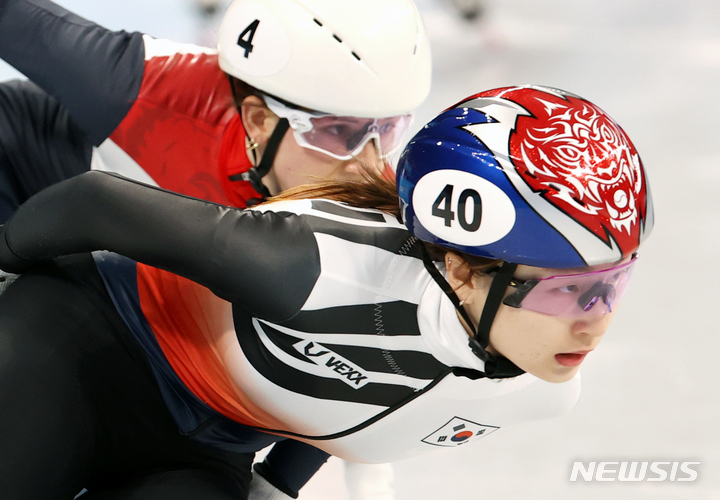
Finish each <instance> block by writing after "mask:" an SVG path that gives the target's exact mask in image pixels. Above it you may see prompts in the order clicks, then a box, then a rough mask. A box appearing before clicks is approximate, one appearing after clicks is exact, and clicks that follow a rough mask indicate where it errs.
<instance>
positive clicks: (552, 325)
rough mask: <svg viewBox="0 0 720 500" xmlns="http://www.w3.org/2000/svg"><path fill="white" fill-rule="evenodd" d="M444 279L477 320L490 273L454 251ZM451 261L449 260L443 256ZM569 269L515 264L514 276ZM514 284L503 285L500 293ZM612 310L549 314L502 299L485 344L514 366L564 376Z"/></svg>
mask: <svg viewBox="0 0 720 500" xmlns="http://www.w3.org/2000/svg"><path fill="white" fill-rule="evenodd" d="M445 261H446V267H447V268H448V281H449V282H450V284H451V286H453V288H454V289H455V290H456V293H457V294H458V297H459V298H460V300H464V307H465V310H466V311H467V313H468V316H469V317H470V319H471V320H472V322H473V323H474V324H475V325H477V324H478V322H479V319H480V316H481V314H482V310H483V307H484V305H485V300H486V298H487V295H488V290H489V288H490V284H491V282H492V278H490V277H489V276H487V275H485V274H478V273H468V272H467V266H465V269H463V263H464V260H463V258H462V257H460V256H459V255H456V254H454V253H448V256H446V259H445ZM449 261H451V262H449ZM613 266H614V265H613V264H610V265H606V266H595V267H592V268H588V269H587V270H588V271H597V270H601V269H604V268H611V267H613ZM571 273H572V272H571V271H563V270H557V269H543V268H537V267H530V266H518V268H517V271H516V272H515V274H514V276H515V277H516V278H518V279H522V280H528V279H541V278H546V277H549V276H557V275H563V274H571ZM514 291H515V290H514V289H513V288H511V287H508V291H507V292H506V296H507V295H510V294H512V293H513V292H514ZM614 314H615V310H613V311H612V312H608V313H607V314H602V315H589V314H588V315H583V316H580V317H575V318H567V317H560V316H551V315H549V314H542V313H539V312H535V311H531V310H528V309H523V308H515V307H509V306H506V305H504V304H502V305H501V306H500V308H499V309H498V312H497V315H496V316H495V320H494V322H493V325H492V328H491V330H490V343H489V345H488V348H487V350H488V351H489V352H491V353H493V354H500V355H502V356H504V357H506V358H508V359H509V360H510V361H512V362H513V363H515V364H516V365H517V366H518V367H520V368H521V369H523V370H524V371H526V372H527V373H530V374H532V375H535V376H536V377H538V378H541V379H543V380H545V381H548V382H566V381H568V380H570V379H571V378H572V377H573V376H574V375H575V374H576V373H577V371H578V369H579V367H580V364H581V363H582V362H583V360H584V359H585V357H586V355H587V354H589V353H590V352H592V351H593V350H594V349H595V348H596V347H597V345H598V344H599V343H600V340H601V339H602V337H603V335H604V334H605V331H606V330H607V328H608V326H609V325H610V321H611V320H612V318H613V316H614Z"/></svg>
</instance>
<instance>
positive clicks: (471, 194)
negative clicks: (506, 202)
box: [432, 184, 482, 232]
mask: <svg viewBox="0 0 720 500" xmlns="http://www.w3.org/2000/svg"><path fill="white" fill-rule="evenodd" d="M454 189H455V186H453V185H452V184H446V185H445V187H444V188H443V190H442V191H441V192H440V195H438V197H437V199H435V203H433V205H432V214H433V216H435V217H440V218H441V219H444V221H445V226H447V227H451V226H452V222H453V221H454V220H455V215H456V213H457V221H458V223H459V224H460V227H462V228H463V229H464V230H465V231H468V232H475V231H477V230H478V228H479V227H480V222H481V221H482V199H481V198H480V195H479V194H478V192H477V191H475V190H474V189H465V190H464V191H463V192H462V193H460V196H459V197H458V200H457V211H456V212H453V210H452V199H453V190H454ZM468 202H469V203H472V212H471V213H472V217H471V219H470V220H469V221H468V218H467V217H468V213H467V204H468Z"/></svg>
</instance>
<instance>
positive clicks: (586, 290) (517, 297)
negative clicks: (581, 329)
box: [503, 257, 637, 318]
mask: <svg viewBox="0 0 720 500" xmlns="http://www.w3.org/2000/svg"><path fill="white" fill-rule="evenodd" d="M636 261H637V257H633V259H632V260H631V261H630V262H626V263H624V264H620V265H619V266H616V267H612V268H610V269H603V270H601V271H593V272H590V273H581V274H567V275H560V276H551V277H549V278H542V279H531V280H526V281H515V282H514V284H513V286H514V287H515V288H517V290H516V291H515V292H514V293H511V294H510V295H508V296H507V297H505V299H504V300H503V304H505V305H509V306H511V307H521V308H523V309H528V310H530V311H535V312H539V313H543V314H549V315H551V316H562V317H566V318H577V317H581V316H602V315H605V314H608V313H611V312H613V311H614V310H615V308H616V307H617V305H618V304H619V303H620V300H621V299H622V297H623V295H624V294H625V290H626V289H627V286H628V283H629V282H630V275H631V274H632V270H633V267H634V266H635V262H636Z"/></svg>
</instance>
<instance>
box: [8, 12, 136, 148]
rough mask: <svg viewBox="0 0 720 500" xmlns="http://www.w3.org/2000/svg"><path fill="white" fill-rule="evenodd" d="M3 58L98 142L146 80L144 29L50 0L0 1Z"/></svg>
mask: <svg viewBox="0 0 720 500" xmlns="http://www.w3.org/2000/svg"><path fill="white" fill-rule="evenodd" d="M0 58H2V59H4V60H5V61H6V62H8V63H9V64H11V65H12V66H14V67H15V68H16V69H17V70H18V71H20V72H22V73H23V74H25V76H27V77H28V78H29V79H30V80H32V81H34V82H35V83H37V84H38V85H39V86H40V87H42V88H43V89H44V90H45V91H46V92H48V93H49V94H51V95H52V96H54V97H55V98H57V99H58V100H59V101H60V102H61V103H62V104H63V106H65V107H66V108H67V109H68V111H69V112H70V114H71V115H72V117H73V119H74V120H75V122H76V123H77V124H78V125H79V126H80V127H81V128H82V129H83V130H84V131H85V133H86V134H87V137H88V139H89V140H90V142H92V143H93V144H94V145H96V146H97V145H99V144H100V143H101V142H102V141H103V140H105V138H107V137H108V136H109V135H110V134H111V133H112V131H113V130H115V128H116V127H117V126H118V124H119V123H120V122H121V121H122V119H123V118H124V117H125V115H126V114H127V112H128V111H129V110H130V107H131V106H132V104H133V102H134V100H135V98H136V97H137V95H138V93H139V91H140V85H141V83H142V77H143V71H144V62H145V47H144V44H143V40H142V34H140V33H126V32H124V31H119V32H112V31H109V30H107V29H105V28H103V27H101V26H98V25H97V24H94V23H92V22H90V21H87V20H85V19H83V18H81V17H79V16H76V15H75V14H73V13H71V12H68V11H67V10H65V9H63V8H62V7H60V6H58V5H55V4H54V3H52V2H49V1H48V0H0Z"/></svg>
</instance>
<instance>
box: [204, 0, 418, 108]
mask: <svg viewBox="0 0 720 500" xmlns="http://www.w3.org/2000/svg"><path fill="white" fill-rule="evenodd" d="M218 53H219V62H220V67H221V68H222V70H223V71H225V72H226V73H228V74H229V75H231V76H234V77H236V78H238V79H240V80H242V81H244V82H246V83H247V84H249V85H252V86H253V87H255V88H257V89H259V90H261V91H263V92H265V93H267V94H270V95H272V96H275V97H279V98H280V99H283V100H285V101H288V102H289V103H292V104H294V105H296V106H301V107H305V108H309V109H312V110H317V111H321V112H324V113H330V114H334V115H346V116H355V117H378V118H379V117H389V116H396V115H402V114H406V113H409V112H411V111H412V110H413V109H415V108H416V107H417V106H418V105H420V104H421V103H422V101H423V100H424V99H425V97H427V95H428V93H429V91H430V77H431V61H430V44H429V41H428V39H427V35H426V34H425V29H424V27H423V24H422V20H421V18H420V14H419V13H418V10H417V8H416V7H415V5H414V3H413V2H412V1H411V0H234V1H233V2H232V3H231V4H230V7H229V8H228V10H227V13H226V14H225V17H224V19H223V22H222V25H221V27H220V35H219V41H218Z"/></svg>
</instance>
